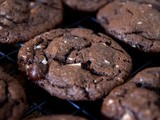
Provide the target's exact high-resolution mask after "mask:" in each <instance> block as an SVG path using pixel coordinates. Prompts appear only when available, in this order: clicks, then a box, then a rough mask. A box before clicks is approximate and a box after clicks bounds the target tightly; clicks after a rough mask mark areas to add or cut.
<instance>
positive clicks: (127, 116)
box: [102, 68, 160, 120]
mask: <svg viewBox="0 0 160 120" xmlns="http://www.w3.org/2000/svg"><path fill="white" fill-rule="evenodd" d="M159 81H160V68H148V69H145V70H143V71H141V72H140V73H138V74H137V75H136V76H135V77H134V78H133V79H132V80H131V81H129V82H128V83H126V84H124V85H122V86H120V87H117V88H115V89H114V90H113V91H112V92H111V93H110V94H109V95H108V96H107V97H106V98H105V100H104V102H103V105H102V113H103V115H104V116H105V119H107V120H110V119H111V120H159V119H160V115H159V113H160V104H159V100H160V96H159V94H158V93H159V88H160V87H159V85H156V84H158V83H159Z"/></svg>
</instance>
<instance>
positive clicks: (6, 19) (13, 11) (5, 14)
mask: <svg viewBox="0 0 160 120" xmlns="http://www.w3.org/2000/svg"><path fill="white" fill-rule="evenodd" d="M61 21H62V3H61V1H60V0H2V1H0V43H7V44H10V43H15V42H19V41H27V40H29V39H31V38H33V37H35V36H36V35H38V34H40V33H43V32H46V31H48V30H50V29H53V28H54V27H55V26H56V25H58V24H59V23H60V22H61Z"/></svg>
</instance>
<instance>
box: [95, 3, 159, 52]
mask: <svg viewBox="0 0 160 120" xmlns="http://www.w3.org/2000/svg"><path fill="white" fill-rule="evenodd" d="M97 19H98V21H99V22H100V24H101V25H102V27H104V29H105V30H106V32H107V33H109V34H111V35H112V36H114V37H116V38H117V39H119V40H121V41H123V42H125V43H127V44H129V45H130V46H132V47H134V48H137V49H139V50H142V51H145V52H156V53H157V52H160V27H159V26H160V21H159V19H160V12H159V11H158V10H157V9H155V8H154V7H152V5H151V4H142V3H138V2H131V1H127V2H112V3H110V4H108V5H106V6H105V7H103V8H102V9H100V11H99V12H98V14H97Z"/></svg>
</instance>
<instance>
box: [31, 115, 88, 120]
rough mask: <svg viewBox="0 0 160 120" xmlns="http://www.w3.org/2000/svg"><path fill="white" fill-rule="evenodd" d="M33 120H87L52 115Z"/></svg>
mask: <svg viewBox="0 0 160 120" xmlns="http://www.w3.org/2000/svg"><path fill="white" fill-rule="evenodd" d="M33 120H87V119H85V118H82V117H79V116H72V115H54V116H44V117H40V118H36V119H33Z"/></svg>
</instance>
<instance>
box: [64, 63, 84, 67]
mask: <svg viewBox="0 0 160 120" xmlns="http://www.w3.org/2000/svg"><path fill="white" fill-rule="evenodd" d="M67 66H73V67H76V66H78V67H81V63H75V64H68V65H67Z"/></svg>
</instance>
